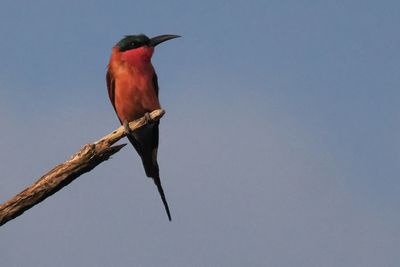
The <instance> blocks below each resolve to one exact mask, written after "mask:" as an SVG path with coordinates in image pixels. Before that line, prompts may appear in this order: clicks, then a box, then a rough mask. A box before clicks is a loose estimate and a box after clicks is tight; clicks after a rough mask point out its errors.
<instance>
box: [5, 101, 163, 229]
mask: <svg viewBox="0 0 400 267" xmlns="http://www.w3.org/2000/svg"><path fill="white" fill-rule="evenodd" d="M164 113H165V111H164V110H162V109H158V110H154V111H153V112H151V113H150V118H151V119H152V120H159V119H161V117H162V116H163V115H164ZM146 123H147V121H146V118H145V117H142V118H140V119H137V120H134V121H132V122H130V123H129V127H130V129H131V130H132V131H134V130H135V129H138V128H140V127H142V126H144V125H145V124H146ZM125 136H126V133H125V130H124V128H123V126H121V127H119V128H118V129H116V130H115V131H113V132H112V133H110V134H108V135H106V136H104V137H103V138H101V139H100V140H98V141H96V142H95V143H94V144H87V145H85V146H83V147H82V148H81V149H80V150H79V151H78V152H77V153H75V154H74V155H73V156H72V157H71V158H70V159H69V160H67V161H65V162H64V163H61V164H59V165H57V166H56V167H54V168H53V169H52V170H50V171H49V172H48V173H46V174H45V175H43V176H42V177H41V178H39V179H38V180H37V181H36V182H35V183H34V184H32V185H31V186H29V187H28V188H26V189H25V190H24V191H22V192H21V193H19V194H17V195H15V196H14V197H12V198H11V199H10V200H8V201H7V202H5V203H3V204H1V205H0V226H1V225H3V224H5V223H6V222H8V221H10V220H12V219H14V218H15V217H17V216H19V215H21V214H22V213H23V212H25V211H26V210H28V209H30V208H31V207H33V206H35V205H36V204H38V203H40V202H41V201H43V200H45V199H46V198H48V197H49V196H51V195H53V194H54V193H56V192H57V191H59V190H60V189H61V188H63V187H64V186H66V185H68V184H69V183H71V182H72V181H74V180H75V179H76V178H78V177H79V176H80V175H82V174H84V173H86V172H89V171H91V170H92V169H93V168H95V167H96V166H97V165H99V164H100V163H102V162H103V161H106V160H108V159H109V158H110V156H112V155H113V154H115V153H117V152H118V151H119V150H120V149H121V148H123V147H124V146H125V145H126V144H122V145H115V146H113V144H115V143H116V142H118V140H120V139H121V138H123V137H125Z"/></svg>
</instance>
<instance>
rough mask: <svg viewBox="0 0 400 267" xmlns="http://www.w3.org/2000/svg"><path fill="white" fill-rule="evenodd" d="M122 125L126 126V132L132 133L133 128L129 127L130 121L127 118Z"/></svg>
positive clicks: (127, 133)
mask: <svg viewBox="0 0 400 267" xmlns="http://www.w3.org/2000/svg"><path fill="white" fill-rule="evenodd" d="M122 125H123V126H124V130H125V134H126V135H130V134H132V130H131V128H130V127H129V122H128V121H127V120H124V122H123V124H122Z"/></svg>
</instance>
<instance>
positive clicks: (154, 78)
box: [153, 72, 158, 97]
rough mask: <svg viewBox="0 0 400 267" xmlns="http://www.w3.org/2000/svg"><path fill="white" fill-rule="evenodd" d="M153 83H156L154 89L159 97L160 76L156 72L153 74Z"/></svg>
mask: <svg viewBox="0 0 400 267" xmlns="http://www.w3.org/2000/svg"><path fill="white" fill-rule="evenodd" d="M153 85H154V90H155V91H156V96H157V97H158V77H157V74H156V73H155V72H154V75H153Z"/></svg>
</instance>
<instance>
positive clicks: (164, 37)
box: [150, 34, 181, 47]
mask: <svg viewBox="0 0 400 267" xmlns="http://www.w3.org/2000/svg"><path fill="white" fill-rule="evenodd" d="M178 37H181V36H179V35H174V34H163V35H159V36H156V37H153V38H151V39H150V46H153V47H155V46H157V45H159V44H161V43H162V42H165V41H168V40H171V39H174V38H178Z"/></svg>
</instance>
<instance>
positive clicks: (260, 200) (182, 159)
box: [0, 0, 400, 267]
mask: <svg viewBox="0 0 400 267" xmlns="http://www.w3.org/2000/svg"><path fill="white" fill-rule="evenodd" d="M399 14H400V4H399V3H397V1H380V2H377V1H335V2H334V1H330V2H326V1H325V2H323V1H201V2H200V1H198V2H197V3H193V2H188V1H145V2H140V3H136V2H134V1H113V2H110V1H35V2H34V3H33V2H32V1H8V0H5V1H2V3H1V4H0V36H1V37H2V41H1V42H0V58H1V64H0V114H1V116H0V125H1V129H3V131H1V133H0V146H1V147H2V149H1V151H0V159H1V161H0V162H1V165H0V166H1V170H2V175H1V176H2V177H1V179H0V201H1V202H3V201H5V200H7V199H8V198H9V197H11V196H12V195H14V194H15V193H17V192H19V191H21V190H22V189H24V188H25V187H26V186H28V185H29V184H31V183H32V182H34V181H35V180H36V179H37V178H39V177H40V176H41V175H42V174H43V173H44V172H46V171H47V170H49V169H50V168H52V167H53V166H54V165H55V164H57V163H60V162H63V161H64V160H66V159H67V158H68V157H69V156H70V155H72V154H73V153H74V152H76V151H77V150H78V149H79V148H80V147H81V146H82V145H83V144H85V143H89V142H93V141H95V140H97V139H98V138H100V137H102V136H103V135H105V134H107V133H108V132H110V131H111V130H113V129H114V128H116V127H117V126H118V120H117V118H116V116H115V114H114V111H113V109H112V107H111V105H110V103H109V101H108V96H107V93H106V88H105V71H106V65H107V63H108V59H109V55H110V52H111V47H112V46H113V45H114V44H115V43H116V42H117V41H118V40H119V39H120V38H121V37H122V36H123V35H126V34H135V33H146V34H147V35H149V36H155V35H158V34H164V33H173V34H179V35H182V36H183V38H180V39H176V40H173V41H170V42H168V43H165V44H163V45H160V46H159V47H157V50H156V53H155V55H154V58H153V63H154V65H155V67H156V70H157V73H158V76H159V83H160V101H161V103H162V105H163V107H164V108H165V109H166V111H167V114H166V116H165V117H164V118H163V119H162V122H161V129H160V131H161V137H160V149H159V162H160V168H161V175H162V179H163V185H164V189H165V191H166V195H167V199H168V201H169V204H170V207H171V212H172V217H173V221H172V222H171V223H170V222H168V220H167V218H166V216H165V212H164V210H163V206H162V204H161V201H160V199H159V196H158V195H157V191H156V188H155V187H154V185H153V183H152V182H151V181H150V180H148V179H146V178H145V175H144V171H143V169H142V166H141V164H140V162H139V159H138V157H137V156H136V154H135V152H134V151H133V149H132V148H130V147H126V148H125V149H124V150H123V151H121V152H120V153H118V154H117V155H115V156H114V157H113V158H112V159H111V160H110V161H108V162H106V163H104V164H102V165H100V166H99V167H98V168H96V169H95V170H93V171H92V172H90V173H89V174H86V175H84V176H82V177H80V178H79V179H77V180H76V181H75V182H73V183H72V184H71V185H69V186H68V187H66V188H65V189H63V190H62V191H60V192H58V193H57V194H55V195H54V196H52V197H50V198H49V199H47V200H46V201H44V202H43V203H41V204H39V205H38V206H36V207H34V208H32V209H31V210H29V211H28V212H26V213H25V214H23V215H22V216H20V217H18V218H17V219H15V220H13V221H11V222H9V223H7V224H6V225H4V226H3V227H1V228H0V257H1V259H2V263H3V264H4V265H5V266H25V265H28V264H29V265H31V266H127V265H133V266H159V265H161V264H162V265H164V266H352V267H354V266H363V267H365V266H398V263H399V262H400V256H399V254H398V248H399V247H400V229H399V225H400V216H399V213H398V207H399V205H400V180H399V173H400V167H399V164H398V163H399V160H400V152H399V151H400V138H399V136H400V126H399V125H400V110H399V106H400V93H399V85H400V63H399V62H400V56H399V53H398V47H399V45H400V37H399V35H398V29H399V27H400V16H399ZM44 252H45V254H43V253H44Z"/></svg>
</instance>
